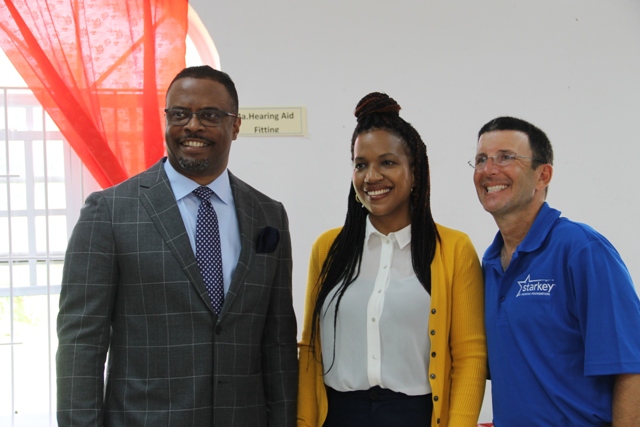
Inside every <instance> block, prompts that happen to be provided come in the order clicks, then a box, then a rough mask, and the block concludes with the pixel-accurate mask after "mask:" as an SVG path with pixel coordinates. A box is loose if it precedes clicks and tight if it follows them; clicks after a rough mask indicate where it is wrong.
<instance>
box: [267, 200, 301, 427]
mask: <svg viewBox="0 0 640 427" xmlns="http://www.w3.org/2000/svg"><path fill="white" fill-rule="evenodd" d="M280 209H281V215H282V225H281V226H280V227H279V228H280V249H279V255H278V260H277V263H278V267H277V272H276V274H275V276H274V281H273V284H272V290H271V296H270V300H269V307H268V312H267V319H266V323H265V330H264V338H263V343H262V346H263V352H262V354H263V372H264V382H265V387H266V390H265V395H266V399H267V406H268V425H269V426H270V427H293V426H295V422H296V404H297V392H298V390H297V381H298V358H297V348H296V345H297V344H296V337H297V325H296V316H295V312H294V310H293V295H292V278H291V269H292V260H291V237H290V234H289V221H288V219H287V214H286V211H285V210H284V207H283V206H282V205H280Z"/></svg>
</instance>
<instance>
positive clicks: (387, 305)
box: [320, 217, 431, 396]
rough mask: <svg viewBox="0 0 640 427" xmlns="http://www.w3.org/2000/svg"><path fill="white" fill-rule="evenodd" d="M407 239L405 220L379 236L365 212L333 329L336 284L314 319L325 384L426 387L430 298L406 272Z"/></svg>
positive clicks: (410, 390)
mask: <svg viewBox="0 0 640 427" xmlns="http://www.w3.org/2000/svg"><path fill="white" fill-rule="evenodd" d="M410 243H411V225H408V226H407V227H405V228H403V229H402V230H400V231H397V232H394V233H389V235H388V236H385V235H383V234H381V233H380V232H378V231H377V230H376V229H375V227H373V225H371V222H370V221H369V218H368V217H367V225H366V233H365V241H364V249H363V253H362V264H361V266H360V275H359V276H358V278H357V279H356V280H355V281H354V282H353V283H352V284H351V285H349V287H348V288H347V290H346V292H345V294H344V296H343V297H342V300H341V301H340V306H339V308H338V318H337V322H336V327H335V333H334V323H333V322H334V314H335V306H336V299H334V298H333V297H334V296H335V295H336V291H337V288H338V287H337V286H336V288H334V290H333V291H332V292H331V293H330V294H329V295H328V296H327V299H326V301H325V303H324V306H323V310H322V315H321V317H320V339H321V340H322V341H321V342H322V360H323V365H324V371H325V372H326V375H325V377H324V382H325V384H327V385H328V386H329V387H331V388H333V389H335V390H338V391H354V390H368V389H369V388H371V387H374V386H380V387H383V388H387V389H391V390H393V391H396V392H401V393H404V394H407V395H414V396H415V395H423V394H428V393H431V386H430V385H429V380H428V377H427V375H428V369H429V357H428V355H429V350H430V347H431V345H430V341H429V331H428V322H429V307H430V304H431V297H430V296H429V294H428V293H427V291H426V290H425V289H424V287H423V286H422V284H421V283H420V281H419V280H418V278H417V277H416V275H415V272H414V271H413V265H412V263H411V244H410ZM334 342H335V355H334ZM327 371H328V372H327Z"/></svg>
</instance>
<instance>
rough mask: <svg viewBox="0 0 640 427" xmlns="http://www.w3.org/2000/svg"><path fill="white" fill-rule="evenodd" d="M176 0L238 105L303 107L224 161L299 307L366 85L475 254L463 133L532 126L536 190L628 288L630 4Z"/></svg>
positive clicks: (637, 145)
mask: <svg viewBox="0 0 640 427" xmlns="http://www.w3.org/2000/svg"><path fill="white" fill-rule="evenodd" d="M190 3H191V5H192V6H193V7H194V8H195V9H196V11H197V12H198V14H199V15H200V18H201V19H202V21H203V22H204V24H205V26H206V27H207V28H208V29H209V32H210V33H211V36H212V37H213V40H214V42H215V43H216V46H217V48H218V51H219V53H220V59H221V65H222V69H223V70H224V71H226V72H228V73H229V74H230V75H231V76H232V78H233V79H234V80H235V82H236V85H237V87H238V91H239V95H240V104H241V106H243V107H260V106H305V107H307V111H308V130H309V136H308V137H307V138H242V139H239V140H238V141H237V142H235V144H234V147H233V149H232V159H231V164H230V168H231V170H232V171H233V172H234V173H235V174H236V175H238V176H240V177H241V178H243V179H245V180H246V181H248V182H249V183H252V184H253V185H254V186H255V187H257V188H258V189H260V190H262V191H264V192H266V193H267V194H269V195H270V196H272V197H274V198H276V199H279V200H281V201H282V202H283V203H284V204H285V206H286V207H287V210H288V212H289V217H290V222H291V231H292V235H293V249H294V293H295V299H296V310H297V313H298V315H299V318H301V315H302V310H303V302H302V299H303V296H304V289H305V284H306V283H305V282H306V267H307V260H308V257H309V250H310V247H311V244H312V243H313V241H314V240H315V238H316V237H317V236H318V235H319V234H320V233H321V232H322V231H324V230H326V229H328V228H331V227H335V226H338V225H341V224H342V222H343V220H344V215H345V212H346V210H345V209H346V197H347V192H348V186H349V180H350V171H351V166H350V160H349V156H350V154H349V144H350V137H351V132H352V131H353V128H354V126H355V118H354V117H353V114H352V113H353V109H354V107H355V105H356V103H357V102H358V100H359V99H360V98H361V97H362V96H364V95H365V94H367V93H368V92H371V91H381V92H386V93H388V94H389V95H390V96H392V97H393V98H395V99H396V100H397V101H398V102H399V103H400V105H402V107H403V111H402V113H401V114H402V115H403V117H404V118H405V119H407V120H408V121H410V122H411V123H412V124H413V125H414V126H415V127H416V128H417V130H418V131H419V132H420V134H421V135H422V137H423V139H424V140H425V142H426V144H427V147H428V154H429V158H430V162H431V168H432V172H431V177H432V205H433V211H434V216H435V218H436V221H437V222H439V223H441V224H443V225H447V226H450V227H454V228H458V229H461V230H463V231H465V232H467V233H468V234H469V235H470V236H471V238H472V240H473V242H474V244H475V245H476V249H477V250H478V253H479V254H482V252H483V251H484V249H485V248H486V247H487V245H488V244H489V243H490V242H491V240H492V238H493V236H494V234H495V232H496V226H495V223H494V222H493V219H492V218H491V216H490V215H489V214H487V213H486V212H484V211H483V210H482V208H481V206H480V204H479V203H478V201H477V198H476V195H475V191H474V188H473V185H472V175H473V173H472V172H473V171H472V170H471V169H470V168H469V167H468V166H467V165H466V161H467V160H468V159H469V158H470V157H471V156H472V155H473V154H474V152H475V151H474V149H475V143H476V133H477V131H478V129H479V128H480V127H481V126H482V125H483V124H484V123H485V122H487V121H488V120H490V119H492V118H494V117H496V116H498V115H514V116H517V117H521V118H523V119H526V120H529V121H531V122H532V123H534V124H536V125H537V126H539V127H540V128H542V129H543V130H544V131H545V132H546V133H547V135H548V136H549V137H550V139H551V141H552V143H553V144H554V150H555V156H556V162H555V175H554V178H553V182H552V184H551V189H550V192H549V197H548V201H549V202H550V204H551V205H552V206H554V207H556V208H558V209H560V210H561V211H563V213H564V214H565V216H568V217H569V218H571V219H574V220H578V221H582V222H587V223H589V224H590V225H592V226H593V227H594V228H596V229H597V230H599V231H600V232H602V233H603V234H604V235H605V236H607V237H608V238H609V240H611V241H612V243H613V244H614V245H615V246H616V247H617V248H618V250H619V251H620V253H621V254H622V257H623V259H624V260H625V262H626V263H627V265H628V267H629V269H630V271H631V274H632V276H633V277H634V280H635V283H636V284H637V286H636V288H638V286H639V285H640V251H639V250H638V248H637V241H638V238H639V237H640V220H639V218H640V201H639V200H638V190H637V189H636V187H635V185H636V184H637V183H638V182H640V135H639V131H638V124H639V123H640V77H639V76H640V2H638V1H637V0H608V1H602V0H571V1H569V0H536V1H528V2H527V1H519V0H482V1H462V0H453V1H452V0H422V1H418V0H415V1H405V0H397V1H393V2H389V1H378V0H351V1H345V0H340V1H336V0H322V1H315V2H312V1H304V0H271V1H247V0H236V1H227V2H211V1H210V0H191V1H190ZM487 420H490V409H489V408H488V404H486V405H485V408H484V410H483V414H482V416H481V421H487Z"/></svg>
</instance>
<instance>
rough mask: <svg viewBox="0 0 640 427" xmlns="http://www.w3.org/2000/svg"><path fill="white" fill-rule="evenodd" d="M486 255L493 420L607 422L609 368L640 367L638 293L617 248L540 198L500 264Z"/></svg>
mask: <svg viewBox="0 0 640 427" xmlns="http://www.w3.org/2000/svg"><path fill="white" fill-rule="evenodd" d="M502 246H503V241H502V236H501V234H500V233H498V235H497V236H496V238H495V240H494V241H493V243H492V244H491V246H490V247H489V248H488V249H487V251H486V253H485V255H484V258H483V270H484V276H485V322H486V331H487V345H488V355H489V371H490V376H491V383H492V399H493V417H494V420H493V421H494V425H495V426H496V427H518V426H523V427H524V426H526V427H536V426H540V427H543V426H544V427H549V426H562V427H569V426H580V427H585V426H602V425H604V424H606V423H609V422H611V399H612V392H613V380H614V377H613V376H612V374H620V373H640V302H639V301H638V295H637V294H636V291H635V289H634V286H633V282H632V280H631V277H630V275H629V272H628V271H627V268H626V267H625V265H624V263H623V262H622V259H621V258H620V255H619V254H618V252H617V251H616V249H615V248H614V247H613V246H612V245H611V243H609V241H608V240H607V239H605V238H604V237H603V236H602V235H600V234H599V233H598V232H596V231H595V230H593V229H592V228H591V227H589V226H587V225H585V224H579V223H575V222H572V221H570V220H568V219H566V218H561V217H560V212H559V211H557V210H555V209H552V208H551V207H549V205H548V204H547V203H545V204H544V205H543V206H542V208H541V209H540V212H539V213H538V216H537V217H536V220H535V222H534V223H533V225H532V227H531V229H530V230H529V232H528V234H527V236H526V237H525V239H524V240H523V241H522V242H521V243H520V245H519V246H518V247H517V249H516V251H515V253H514V255H513V258H512V260H511V263H510V264H509V267H508V268H507V270H506V271H503V269H502V265H501V264H500V250H501V249H502Z"/></svg>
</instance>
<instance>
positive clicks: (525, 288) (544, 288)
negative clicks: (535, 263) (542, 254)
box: [516, 274, 556, 298]
mask: <svg viewBox="0 0 640 427" xmlns="http://www.w3.org/2000/svg"><path fill="white" fill-rule="evenodd" d="M518 286H520V290H519V291H518V294H517V295H516V298H517V297H526V296H533V295H541V296H551V291H552V290H553V288H554V287H555V286H556V284H555V282H554V280H553V279H531V274H529V275H528V276H527V278H526V279H524V280H518Z"/></svg>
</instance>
